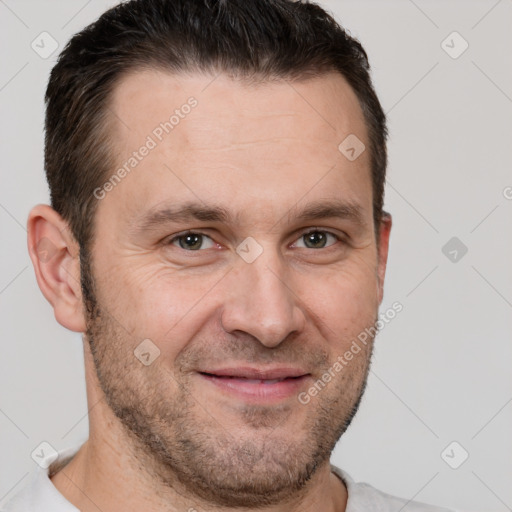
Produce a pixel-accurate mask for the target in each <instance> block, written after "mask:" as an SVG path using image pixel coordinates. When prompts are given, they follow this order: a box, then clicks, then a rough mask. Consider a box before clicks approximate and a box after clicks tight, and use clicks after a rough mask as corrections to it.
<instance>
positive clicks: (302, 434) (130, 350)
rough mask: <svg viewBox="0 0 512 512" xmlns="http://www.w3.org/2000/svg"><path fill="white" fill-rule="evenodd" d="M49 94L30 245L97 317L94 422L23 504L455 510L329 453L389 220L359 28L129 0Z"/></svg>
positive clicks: (223, 7) (281, 13) (54, 79)
mask: <svg viewBox="0 0 512 512" xmlns="http://www.w3.org/2000/svg"><path fill="white" fill-rule="evenodd" d="M46 102H47V115H46V148H45V167H46V173H47V178H48V182H49V186H50V192H51V207H50V206H48V205H38V206H36V207H34V208H33V209H32V211H31V212H30V215H29V219H28V233H29V234H28V246H29V249H30V252H31V258H32V262H33V264H34V269H35V273H36V277H37V281H38V284H39V287H40V288H41V291H42V292H43V294H44V295H45V297H46V298H47V299H48V301H49V302H50V303H51V304H52V306H53V308H54V312H55V317H56V319H57V321H58V322H59V323H60V324H62V325H63V326H65V327H67V328H68V329H70V330H72V331H76V332H82V333H84V336H83V340H84V359H85V368H86V381H87V382H86V383H87V399H88V406H89V422H90V423H89V430H90V435H89V439H88V441H87V442H85V443H84V444H83V445H82V446H81V447H79V449H77V450H71V451H66V452H64V453H61V454H60V456H59V458H58V459H57V460H54V461H53V460H48V464H49V468H48V469H47V470H42V471H39V473H36V474H35V476H34V478H33V480H32V482H31V484H30V486H28V488H27V489H25V490H24V491H22V492H21V493H20V494H19V495H18V496H16V497H15V498H14V499H13V500H12V502H11V503H10V504H9V505H8V507H7V510H11V511H14V510H16V511H17V510H48V511H49V510H51V511H63V512H64V511H73V510H82V511H86V512H88V511H93V510H94V511H97V510H100V511H103V512H107V511H118V510H119V511H121V510H122V511H131V510H137V511H139V510H144V511H152V510H154V511H157V510H158V511H189V512H190V511H202V510H208V511H209V510H217V511H235V510H241V509H245V510H262V511H268V512H270V511H272V512H277V511H299V510H300V511H304V512H310V511H317V510H322V511H325V512H329V511H345V510H346V511H348V512H355V511H362V510H364V511H371V510H375V511H377V510H378V511H391V510H393V511H397V510H401V509H405V510H411V511H412V510H414V511H439V510H442V509H440V508H437V507H433V506H428V505H422V504H419V503H416V502H409V501H408V500H405V499H400V498H396V497H392V496H390V495H387V494H385V493H383V492H380V491H378V490H376V489H374V488H373V487H371V486H369V485H367V484H356V483H355V482H354V481H353V480H352V479H351V478H350V476H349V475H348V474H347V473H345V472H344V471H342V470H341V469H339V468H337V467H335V466H333V465H331V464H330V454H331V452H332V450H333V448H334V446H335V444H336V442H337V440H338V439H339V438H340V436H341V435H342V434H343V432H344V431H345V430H346V428H347V427H348V425H349V424H350V422H351V420H352V418H353V416H354V414H355V412H356V410H357V408H358V405H359V402H360V400H361V396H362V394H363V391H364V388H365V383H366V379H367V376H368V369H369V364H370V360H371V354H372V347H373V338H374V336H375V330H376V329H375V328H374V326H375V324H376V320H377V318H378V308H379V305H380V303H381V301H382V298H383V285H384V276H385V269H386V261H387V254H388V243H389V236H390V230H391V216H390V215H389V214H388V213H387V212H384V211H383V209H382V208H383V195H384V182H385V171H386V135H387V133H386V123H385V116H384V113H383V111H382V108H381V106H380V104H379V101H378V99H377V97H376V95H375V92H374V90H373V87H372V83H371V79H370V76H369V66H368V61H367V58H366V54H365V52H364V50H363V48H362V47H361V45H360V44H359V43H358V42H357V41H356V40H354V39H352V38H351V37H349V36H348V35H347V34H346V33H345V32H344V31H343V30H342V28H341V27H339V26H338V25H337V24H336V22H335V21H334V20H333V19H332V18H331V17H330V16H329V15H328V14H327V13H326V12H324V11H323V10H322V9H321V8H320V7H318V6H316V5H314V4H306V3H301V2H293V1H291V0H253V1H251V2H247V1H244V0H218V1H214V0H139V1H137V0H133V1H131V2H128V3H124V4H121V5H119V6H117V7H115V8H113V9H111V10H109V11H107V12H106V13H105V14H104V15H103V16H102V17H101V18H100V19H99V20H98V21H97V22H96V23H94V24H92V25H90V26H89V27H87V28H86V29H84V30H83V31H82V32H80V33H79V34H77V35H75V36H74V37H73V38H72V40H71V41H70V43H69V44H68V45H67V46H66V48H65V49H64V51H63V52H62V54H61V55H60V58H59V61H58V63H57V64H56V66H55V67H54V69H53V70H52V73H51V76H50V80H49V84H48V89H47V94H46ZM363 332H366V333H370V336H369V337H368V336H366V337H361V336H360V335H361V333H363ZM354 343H355V345H354ZM355 347H357V349H355ZM350 351H351V353H352V354H353V357H350V358H344V357H343V355H344V354H347V352H350ZM50 463H52V464H50Z"/></svg>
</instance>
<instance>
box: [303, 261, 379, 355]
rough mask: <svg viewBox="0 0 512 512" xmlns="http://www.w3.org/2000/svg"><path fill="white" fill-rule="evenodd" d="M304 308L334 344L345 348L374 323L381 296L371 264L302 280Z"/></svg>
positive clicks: (309, 276)
mask: <svg viewBox="0 0 512 512" xmlns="http://www.w3.org/2000/svg"><path fill="white" fill-rule="evenodd" d="M300 282H301V283H302V284H301V287H300V289H301V291H300V294H298V295H299V297H301V299H302V301H303V303H304V305H305V307H307V308H308V309H309V310H310V311H311V312H312V315H313V316H314V317H315V318H316V319H317V320H318V324H319V325H318V328H319V329H320V330H321V333H322V335H323V336H324V337H325V339H327V340H332V343H333V344H336V343H337V344H340V345H343V346H344V345H345V344H346V343H350V340H351V339H353V338H355V337H357V335H358V334H359V333H360V332H361V331H363V330H364V329H365V327H368V326H369V325H371V324H373V323H374V321H375V316H376V315H377V308H378V297H377V293H376V286H375V283H376V277H375V272H374V271H373V270H371V265H351V266H348V265H347V266H346V267H345V268H340V269H339V270H338V271H337V272H332V271H331V272H329V273H328V274H327V273H326V274H325V275H324V276H321V275H318V276H316V277H315V278H312V277H311V275H306V276H304V277H301V279H300Z"/></svg>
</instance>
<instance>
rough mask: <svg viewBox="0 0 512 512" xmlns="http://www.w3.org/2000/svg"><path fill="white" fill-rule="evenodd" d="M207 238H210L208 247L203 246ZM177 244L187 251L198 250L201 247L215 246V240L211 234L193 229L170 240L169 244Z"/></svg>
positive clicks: (208, 247)
mask: <svg viewBox="0 0 512 512" xmlns="http://www.w3.org/2000/svg"><path fill="white" fill-rule="evenodd" d="M205 240H209V243H207V247H202V246H203V243H204V241H205ZM176 244H177V246H178V247H180V248H181V249H184V250H186V251H198V250H200V249H201V248H202V249H211V248H212V247H213V246H214V242H213V240H212V239H211V238H210V237H209V236H207V235H205V234H203V233H195V232H192V231H189V232H188V233H183V234H181V235H178V236H175V237H174V238H172V239H171V240H169V245H176Z"/></svg>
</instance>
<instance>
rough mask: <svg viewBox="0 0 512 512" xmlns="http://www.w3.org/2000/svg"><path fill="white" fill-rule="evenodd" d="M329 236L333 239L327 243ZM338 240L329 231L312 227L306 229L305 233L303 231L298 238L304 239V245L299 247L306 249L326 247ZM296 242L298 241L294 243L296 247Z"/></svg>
mask: <svg viewBox="0 0 512 512" xmlns="http://www.w3.org/2000/svg"><path fill="white" fill-rule="evenodd" d="M329 237H330V238H331V239H334V241H333V242H332V243H330V244H328V239H329ZM339 240H340V238H339V237H338V236H336V235H334V234H333V233H330V232H329V231H322V230H319V229H313V230H311V231H308V232H307V233H304V234H303V235H302V236H301V237H300V238H299V241H304V246H299V247H305V248H306V249H324V248H326V247H330V246H331V245H334V244H335V243H336V242H337V241H339ZM297 243H298V242H296V243H295V244H294V245H295V246H296V247H297V245H296V244H297Z"/></svg>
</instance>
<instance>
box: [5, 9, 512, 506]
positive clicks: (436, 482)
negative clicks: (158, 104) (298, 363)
mask: <svg viewBox="0 0 512 512" xmlns="http://www.w3.org/2000/svg"><path fill="white" fill-rule="evenodd" d="M114 3H115V2H111V1H105V0H103V1H100V0H92V1H89V2H85V1H82V0H80V1H60V2H57V1H45V2H39V1H35V0H34V1H14V0H0V20H1V21H0V23H1V25H0V34H1V38H2V44H1V52H2V66H1V69H0V108H1V118H0V119H1V121H0V122H1V128H0V129H1V141H2V152H1V157H2V158H1V166H0V168H1V187H0V225H1V240H2V250H1V253H0V258H1V260H0V269H1V270H0V272H1V274H0V314H1V325H2V342H1V343H2V344H1V357H0V390H1V398H0V430H1V438H0V450H1V456H0V460H1V461H2V462H1V468H0V500H1V501H4V500H5V499H7V498H9V497H11V496H12V494H13V493H14V492H16V491H17V490H18V489H19V488H20V487H21V486H22V485H24V483H25V482H26V481H27V480H28V478H27V475H28V473H29V471H31V470H32V469H33V468H34V462H33V461H32V459H31V458H30V453H31V452H32V450H34V448H35V447H36V446H38V445H39V443H40V442H41V441H43V440H44V441H47V442H49V443H50V444H51V445H53V446H54V447H55V448H57V449H63V448H66V447H69V446H73V445H75V444H76V443H79V442H82V441H83V440H85V439H86V437H87V431H88V426H87V405H86V399H85V384H84V371H83V358H82V348H81V335H79V334H76V333H71V332H69V331H67V330H66V329H64V328H63V327H61V326H60V325H59V324H58V323H57V322H56V321H55V319H54V315H53V311H52V309H51V307H50V305H49V304H48V303H47V302H46V300H45V298H44V297H43V295H42V294H41V292H40V290H39V288H38V286H37V283H36V280H35V275H34V271H33V268H32V265H31V262H30V260H29V256H28V251H27V244H26V219H27V214H28V212H29V210H30V208H31V207H32V206H33V205H34V204H36V203H40V202H46V203H47V202H48V191H47V186H46V182H45V179H44V173H43V115H44V105H43V94H44V89H45V87H46V81H47V78H48V73H49V70H50V69H51V67H52V65H53V64H54V62H55V59H56V56H57V54H58V52H59V51H60V50H61V49H62V48H63V46H64V44H65V43H66V42H67V41H68V39H69V38H70V36H71V35H72V34H73V33H75V32H77V31H78V30H80V29H81V28H83V27H84V26H85V25H86V24H88V23H90V22H92V21H93V20H94V19H96V18H97V16H98V15H99V14H100V13H101V12H103V11H104V10H105V9H106V8H107V7H110V6H111V5H113V4H114ZM321 3H322V4H323V5H324V6H326V7H327V8H329V9H330V10H331V11H333V12H334V13H335V15H336V17H337V19H338V20H339V21H340V22H341V23H342V24H343V25H344V26H345V27H346V28H348V29H349V30H350V31H351V33H352V35H354V36H356V37H358V38H359V39H360V40H361V42H362V43H363V45H364V47H365V48H366V50H367V51H368V54H369V57H370V62H371V65H372V68H373V77H374V81H375V85H376V88H377V92H378V94H379V96H380V98H381V101H382V104H383V107H384V109H385V110H386V112H387V113H388V116H389V127H390V133H391V137H390V142H389V153H390V166H389V179H388V182H387V187H386V201H385V208H386V209H387V210H388V211H390V212H391V213H392V215H393V218H394V223H393V229H392V233H391V247H390V254H389V263H388V271H387V276H386V286H385V297H384V302H383V304H382V307H381V311H385V310H386V309H387V308H389V307H390V306H391V304H392V303H393V302H395V301H399V302H400V303H402V304H403V311H402V312H401V313H399V314H398V315H397V316H396V318H395V319H394V320H393V321H392V322H391V323H389V324H388V325H387V326H386V327H385V328H384V329H383V330H382V332H381V333H380V334H379V336H378V339H377V347H376V353H375V359H374V364H373V365H372V373H371V375H370V379H369V384H368V390H367V393H366V395H365V398H364V400H363V403H362V405H361V408H360V411H359V413H358V415H357V417H356V419H355V420H354V423H353V425H352V426H351V427H350V429H349V431H348V432H347V433H346V435H345V436H344V437H343V438H342V440H341V441H340V443H338V445H337V448H336V451H335V453H334V455H333V459H332V460H333V462H334V463H335V464H337V465H339V466H341V467H342V468H344V469H345V470H347V471H348V472H349V473H350V474H351V475H352V476H353V477H354V478H355V479H356V480H363V481H367V482H370V483H371V484H373V485H374V486H376V487H378V488H380V489H382V490H385V491H387V492H389V493H391V494H397V495H401V496H403V497H406V498H414V499H416V500H421V501H426V502H432V503H438V504H444V505H447V506H451V507H456V508H459V509H461V510H467V511H486V512H490V511H505V510H512V508H511V507H512V486H511V485H510V482H511V481H512V457H511V455H512V438H511V435H510V432H511V426H512V403H511V402H512V386H511V382H512V372H511V371H510V364H511V362H512V344H511V343H510V334H509V333H510V331H511V327H512V326H511V323H512V322H511V320H512V315H511V308H512V291H511V290H512V287H511V284H512V265H511V264H510V262H511V261H512V247H511V246H512V244H511V233H512V200H511V199H510V198H512V188H507V187H512V173H511V168H510V163H511V158H510V156H511V155H510V145H511V142H512V116H511V113H512V71H511V67H510V49H511V48H512V44H511V43H512V0H501V1H495V0H480V1H426V0H415V1H414V2H413V1H412V0H396V1H373V2H372V1H368V0H365V1H361V0H360V1H358V2H356V1H330V2H327V1H324V2H321ZM43 31H47V32H49V33H50V34H51V36H52V37H53V38H54V39H55V40H56V41H57V42H58V44H59V48H58V49H57V51H56V52H55V53H54V54H52V55H51V56H50V57H49V58H47V59H43V58H41V57H40V56H39V55H38V54H37V53H36V52H35V51H34V50H33V49H32V48H31V43H32V41H33V40H36V42H37V41H38V40H39V39H38V37H39V34H40V33H41V32H43ZM454 31H457V32H458V33H459V34H460V35H461V36H462V38H464V40H466V41H467V43H468V44H469V47H468V48H467V50H466V51H465V52H464V53H462V54H461V55H460V56H458V58H453V55H455V54H456V53H459V51H460V50H461V49H462V48H463V46H462V44H463V40H462V39H460V38H458V36H450V37H448V36H449V35H450V34H452V32H454ZM447 37H448V39H447ZM444 40H446V42H445V43H444V45H442V42H443V41H444ZM443 47H444V48H443ZM450 47H451V48H450ZM445 49H446V50H448V51H449V52H451V53H452V56H450V55H449V54H448V53H447V52H446V51H445ZM506 55H508V57H506ZM452 237H457V238H458V239H459V241H460V243H463V244H464V245H465V246H466V247H467V249H468V251H467V253H466V254H465V255H464V256H463V257H461V254H462V253H461V252H460V250H458V253H457V261H455V262H454V261H451V259H450V258H449V257H447V256H446V255H445V254H444V253H443V251H442V248H443V247H444V246H445V244H446V243H447V242H448V241H449V240H450V239H451V238H452ZM457 243H459V242H457ZM452 249H453V248H451V247H449V248H448V250H452ZM448 250H445V252H447V253H448ZM448 256H450V257H453V253H452V255H450V254H448ZM453 441H456V442H457V443H459V444H458V445H456V446H455V448H454V449H453V450H452V448H453V446H452V448H450V449H449V450H448V452H447V455H445V457H444V459H443V457H442V456H441V453H442V452H443V450H444V449H445V448H446V447H447V446H448V445H449V444H450V443H452V442H453ZM463 450H465V451H467V452H468V453H469V458H468V459H467V460H466V461H465V462H464V463H463V464H462V465H460V467H458V469H452V468H451V467H450V466H449V465H448V464H447V462H446V461H448V462H450V463H451V464H452V465H457V464H458V463H460V461H461V460H462V456H463V454H464V452H463ZM1 501H0V502H1ZM405 510H406V509H405Z"/></svg>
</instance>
